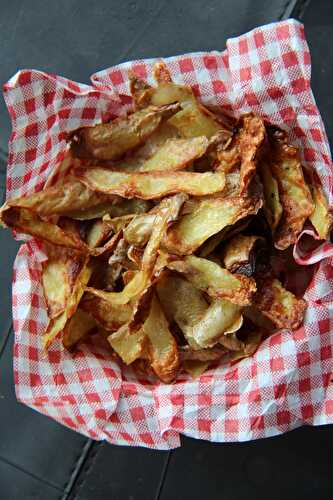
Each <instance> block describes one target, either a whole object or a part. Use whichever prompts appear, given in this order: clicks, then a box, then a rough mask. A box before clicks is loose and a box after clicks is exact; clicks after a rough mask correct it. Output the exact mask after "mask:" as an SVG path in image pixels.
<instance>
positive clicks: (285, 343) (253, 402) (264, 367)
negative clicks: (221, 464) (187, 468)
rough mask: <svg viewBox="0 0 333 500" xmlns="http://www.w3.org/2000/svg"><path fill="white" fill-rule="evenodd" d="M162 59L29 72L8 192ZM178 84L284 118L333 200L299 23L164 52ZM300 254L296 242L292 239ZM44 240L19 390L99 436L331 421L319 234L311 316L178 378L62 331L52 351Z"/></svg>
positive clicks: (134, 437) (23, 314) (16, 103)
mask: <svg viewBox="0 0 333 500" xmlns="http://www.w3.org/2000/svg"><path fill="white" fill-rule="evenodd" d="M154 62H155V60H152V59H150V60H141V61H134V62H130V63H125V64H121V65H118V66H116V67H113V68H109V69H107V70H105V71H101V72H99V73H96V74H95V75H93V76H92V77H91V80H92V86H88V85H82V84H78V83H75V82H72V81H70V80H67V79H65V78H62V77H59V76H55V75H50V74H46V73H42V72H40V71H34V70H22V71H19V72H18V73H17V74H16V75H15V76H14V77H13V78H12V79H11V80H10V81H9V82H8V83H7V84H6V85H5V86H4V95H5V100H6V103H7V107H8V110H9V113H10V115H11V118H12V125H13V133H12V135H11V139H10V142H9V159H8V176H7V197H8V198H11V197H16V196H19V195H23V194H26V193H31V192H33V191H38V190H40V189H42V188H43V185H44V184H45V182H46V180H47V179H48V178H49V177H50V175H51V172H53V171H54V169H55V167H56V165H57V164H58V163H59V162H60V161H61V160H62V159H63V157H64V154H65V136H66V132H68V131H71V130H73V129H75V128H77V127H79V126H83V125H92V124H95V123H98V122H100V121H101V120H104V121H105V120H107V119H110V118H112V117H113V116H116V115H118V114H119V113H120V112H121V111H123V110H124V109H127V108H128V107H129V106H130V105H131V98H130V97H129V96H128V94H129V89H128V76H127V71H128V69H130V68H131V69H132V70H134V71H135V73H136V74H138V75H140V76H143V77H144V78H147V79H148V81H151V69H152V66H153V64H154ZM165 62H166V64H167V66H168V68H169V70H170V71H171V74H172V76H173V78H174V79H175V81H176V82H178V83H185V84H189V85H191V86H192V87H193V89H194V91H195V92H196V94H198V95H199V96H200V97H201V99H202V100H203V101H204V102H205V103H208V104H215V105H216V104H218V105H220V106H222V108H223V109H225V110H227V111H231V112H232V113H233V114H236V115H238V114H241V113H243V112H246V111H250V110H253V111H254V112H256V113H258V114H259V115H261V116H264V117H266V118H267V119H269V120H270V121H271V122H273V123H275V124H278V125H281V126H284V127H285V128H287V130H288V131H289V132H290V135H291V140H292V141H293V142H294V143H295V144H296V145H298V146H300V148H301V152H302V155H303V158H302V160H303V162H304V164H306V165H307V166H309V167H311V168H315V169H316V170H317V172H318V174H319V177H320V179H321V181H322V184H323V186H324V189H325V191H326V194H327V195H328V197H329V200H330V203H331V204H333V203H332V202H333V199H332V183H333V171H332V164H331V159H330V151H329V146H328V141H327V137H326V134H325V130H324V126H323V123H322V120H321V117H320V114H319V111H318V109H317V107H316V104H315V101H314V98H313V96H312V93H311V89H310V55H309V50H308V46H307V44H306V41H305V39H304V32H303V26H302V25H301V24H300V23H298V22H296V21H294V20H288V21H284V22H280V23H276V24H270V25H267V26H263V27H260V28H257V29H255V30H253V31H251V32H250V33H247V34H245V35H243V36H240V37H238V38H233V39H229V40H228V41H227V49H226V50H225V51H224V52H215V51H214V52H208V53H207V52H205V53H194V54H187V55H182V56H176V57H171V58H167V59H165ZM296 254H297V249H296ZM44 258H45V256H44V254H43V253H42V252H41V249H40V247H39V245H38V243H37V242H36V241H35V240H33V239H32V240H29V241H28V242H27V243H25V244H24V245H23V246H21V248H20V250H19V252H18V255H17V258H16V261H15V265H14V278H13V321H14V330H15V346H14V376H15V386H16V395H17V398H18V399H19V401H21V402H23V403H25V404H27V405H29V406H31V407H32V408H34V409H36V410H37V411H40V412H41V413H44V414H46V415H49V416H51V417H52V418H54V419H55V420H57V421H59V422H61V423H63V424H64V425H66V426H68V427H70V428H72V429H75V430H77V431H79V432H81V433H82V434H85V435H87V436H89V437H91V438H94V439H98V440H101V439H106V440H108V441H109V442H112V443H116V444H122V445H140V446H146V447H150V448H158V449H170V448H174V447H177V446H179V445H180V437H179V436H180V434H181V433H182V434H186V435H188V436H192V437H195V438H199V439H206V440H210V441H217V442H221V441H245V440H250V439H256V438H262V437H267V436H272V435H275V434H279V433H282V432H285V431H287V430H290V429H292V428H295V427H297V426H300V425H302V424H313V425H319V424H326V423H330V422H333V374H332V372H333V361H332V345H333V333H331V330H332V329H331V321H332V318H333V303H332V300H333V267H332V263H333V261H332V259H333V251H332V246H331V245H330V244H328V243H327V244H324V245H322V246H321V247H319V249H317V250H316V251H315V252H313V253H312V254H311V255H305V256H304V255H299V258H300V259H301V260H302V262H303V263H305V264H309V263H312V262H316V263H317V264H316V266H317V271H316V274H315V276H314V278H313V280H312V282H311V284H310V286H309V287H308V289H307V291H306V295H305V298H306V300H307V301H308V304H309V306H308V310H307V314H306V319H305V322H304V326H303V327H301V328H299V329H298V330H297V331H294V332H290V331H287V330H283V331H280V332H278V333H276V334H275V335H273V336H271V337H270V338H268V339H266V340H265V342H264V343H263V344H262V345H261V347H260V349H259V350H258V351H257V353H256V354H255V355H254V356H253V357H252V358H249V359H245V360H242V361H241V362H239V363H237V364H234V365H231V366H226V367H218V368H215V369H211V370H210V371H208V372H206V373H205V374H203V375H202V376H201V377H200V378H199V379H197V380H192V379H191V378H190V377H189V376H187V375H185V374H181V375H180V376H179V378H178V379H177V381H176V383H175V384H172V385H164V384H160V383H157V382H156V381H154V380H150V379H141V378H138V376H137V375H136V374H135V373H134V372H133V371H132V369H131V368H130V367H122V368H120V366H119V365H118V364H116V363H115V362H114V361H113V360H112V359H110V357H109V355H108V354H107V353H106V352H105V350H104V349H103V347H102V346H101V345H99V344H98V343H96V342H97V341H95V343H94V342H92V343H91V344H90V345H88V344H87V345H82V346H81V347H80V349H79V350H78V352H77V353H76V354H75V355H74V356H72V355H70V354H68V353H67V352H66V351H64V350H63V349H62V346H61V342H60V341H59V340H57V341H55V342H54V344H53V345H52V346H51V348H50V350H49V352H48V353H45V352H43V349H42V344H41V336H42V333H43V330H44V328H45V326H46V323H47V315H46V309H45V303H44V299H43V293H42V289H41V282H40V278H41V262H42V261H43V259H44Z"/></svg>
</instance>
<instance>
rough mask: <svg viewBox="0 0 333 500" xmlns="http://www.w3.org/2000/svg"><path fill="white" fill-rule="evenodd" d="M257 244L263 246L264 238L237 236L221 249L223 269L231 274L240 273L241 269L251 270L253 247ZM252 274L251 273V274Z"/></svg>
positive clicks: (253, 256)
mask: <svg viewBox="0 0 333 500" xmlns="http://www.w3.org/2000/svg"><path fill="white" fill-rule="evenodd" d="M259 244H263V245H264V244H265V240H264V238H262V237H260V236H245V235H243V234H237V235H236V236H234V237H233V238H231V239H230V240H228V242H227V243H226V245H225V246H224V248H223V252H222V261H223V264H224V265H225V267H226V268H227V269H228V270H229V271H230V272H232V273H235V272H237V271H238V270H240V271H239V272H241V270H242V269H247V268H248V267H250V272H251V270H252V267H254V266H253V263H252V261H254V259H255V255H254V252H255V247H256V246H258V245H259ZM251 274H252V273H251Z"/></svg>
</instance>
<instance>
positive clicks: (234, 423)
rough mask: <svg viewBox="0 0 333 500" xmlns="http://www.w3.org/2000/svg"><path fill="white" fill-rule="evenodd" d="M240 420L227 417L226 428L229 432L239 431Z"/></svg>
mask: <svg viewBox="0 0 333 500" xmlns="http://www.w3.org/2000/svg"><path fill="white" fill-rule="evenodd" d="M238 427H239V424H238V420H233V419H226V420H225V422H224V429H225V432H227V433H231V434H232V433H235V432H238Z"/></svg>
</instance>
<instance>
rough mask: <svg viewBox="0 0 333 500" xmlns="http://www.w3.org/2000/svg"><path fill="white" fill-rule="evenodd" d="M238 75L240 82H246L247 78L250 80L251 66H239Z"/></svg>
mask: <svg viewBox="0 0 333 500" xmlns="http://www.w3.org/2000/svg"><path fill="white" fill-rule="evenodd" d="M239 77H240V79H241V81H242V82H246V81H248V80H251V78H252V71H251V68H250V67H248V68H241V69H240V71H239Z"/></svg>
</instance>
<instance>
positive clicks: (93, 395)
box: [86, 392, 101, 403]
mask: <svg viewBox="0 0 333 500" xmlns="http://www.w3.org/2000/svg"><path fill="white" fill-rule="evenodd" d="M86 398H87V401H88V402H89V403H100V402H101V398H100V397H99V395H98V394H97V392H87V393H86Z"/></svg>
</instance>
